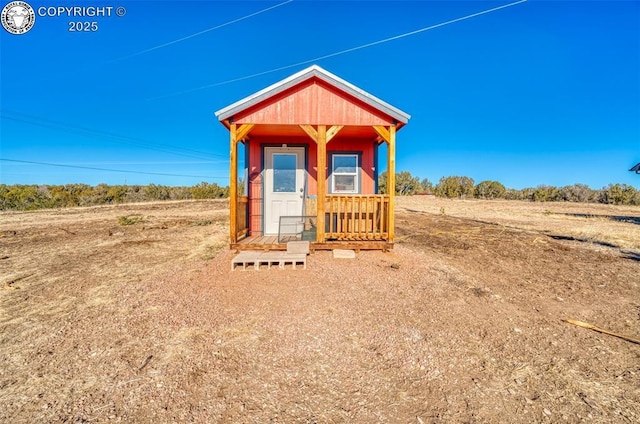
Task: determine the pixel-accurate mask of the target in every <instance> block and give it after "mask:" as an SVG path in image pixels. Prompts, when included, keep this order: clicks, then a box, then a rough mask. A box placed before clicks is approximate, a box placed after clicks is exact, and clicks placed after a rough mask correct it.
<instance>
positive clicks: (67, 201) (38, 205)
mask: <svg viewBox="0 0 640 424" xmlns="http://www.w3.org/2000/svg"><path fill="white" fill-rule="evenodd" d="M225 197H229V187H221V186H219V185H217V184H215V183H207V182H202V183H200V184H197V185H195V186H192V187H170V186H162V185H156V184H150V185H146V186H142V185H107V184H98V185H97V186H90V185H87V184H64V185H22V184H19V185H5V184H0V210H35V209H52V208H69V207H74V206H96V205H109V204H116V203H133V202H148V201H156V200H188V199H220V198H225Z"/></svg>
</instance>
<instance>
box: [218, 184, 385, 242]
mask: <svg viewBox="0 0 640 424" xmlns="http://www.w3.org/2000/svg"><path fill="white" fill-rule="evenodd" d="M390 200H391V196H388V195H384V194H373V195H326V196H325V197H324V208H318V201H317V200H316V199H307V206H306V208H307V210H308V211H310V212H313V214H312V215H307V216H305V217H301V216H295V217H294V216H292V217H281V221H283V222H286V221H287V218H290V219H291V220H293V221H296V220H300V221H299V223H300V228H299V229H298V230H289V229H286V228H285V229H284V230H282V231H279V232H278V235H266V236H264V235H259V236H257V235H249V222H248V219H247V216H248V210H249V209H248V208H249V199H248V197H246V196H240V197H238V205H237V208H236V211H237V215H236V216H237V222H236V225H237V229H238V232H237V241H236V242H235V243H231V248H233V249H236V250H285V249H286V243H287V242H289V241H296V240H303V239H305V238H306V239H308V240H309V241H311V249H312V250H316V249H317V250H331V249H354V250H361V249H362V250H384V251H386V250H388V249H390V248H392V247H393V241H392V240H393V239H392V237H393V230H392V228H393V222H392V221H393V213H392V212H390V207H389V205H390ZM319 209H320V211H319ZM319 214H323V215H324V220H319V219H318V217H319V216H320V215H319ZM321 221H323V222H324V228H318V223H319V222H321ZM281 225H283V226H285V227H290V225H286V224H281ZM309 234H311V236H312V238H311V239H309V238H308V236H309ZM305 235H306V237H305Z"/></svg>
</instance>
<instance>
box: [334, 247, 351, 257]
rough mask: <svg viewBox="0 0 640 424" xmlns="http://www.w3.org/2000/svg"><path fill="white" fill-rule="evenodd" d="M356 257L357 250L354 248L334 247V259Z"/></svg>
mask: <svg viewBox="0 0 640 424" xmlns="http://www.w3.org/2000/svg"><path fill="white" fill-rule="evenodd" d="M355 257H356V252H355V251H354V250H349V249H333V258H334V259H354V258H355Z"/></svg>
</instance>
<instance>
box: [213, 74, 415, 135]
mask: <svg viewBox="0 0 640 424" xmlns="http://www.w3.org/2000/svg"><path fill="white" fill-rule="evenodd" d="M311 78H318V79H320V80H322V81H324V82H326V83H327V84H330V85H332V86H333V87H336V88H338V89H339V90H341V91H343V92H345V93H347V94H349V95H351V96H353V97H355V98H357V99H359V100H360V101H362V102H364V103H366V104H368V105H369V106H371V107H373V108H374V109H377V110H379V111H380V112H382V113H384V114H386V115H388V116H390V117H391V118H393V119H395V120H396V121H398V122H400V123H402V124H406V123H407V122H408V121H409V118H410V117H411V116H410V115H409V114H407V113H406V112H403V111H401V110H400V109H398V108H395V107H393V106H391V105H390V104H389V103H387V102H385V101H383V100H380V99H379V98H377V97H376V96H374V95H372V94H370V93H367V92H366V91H364V90H362V89H361V88H358V87H356V86H355V85H353V84H351V83H350V82H347V81H345V80H343V79H342V78H340V77H338V76H336V75H334V74H332V73H331V72H329V71H326V70H325V69H322V68H321V67H320V66H318V65H312V66H310V67H308V68H306V69H303V70H302V71H300V72H297V73H295V74H293V75H291V76H289V77H287V78H285V79H283V80H282V81H279V82H276V83H275V84H272V85H270V86H268V87H266V88H264V89H262V90H260V91H258V92H256V93H254V94H252V95H250V96H248V97H245V98H244V99H242V100H239V101H237V102H235V103H233V104H231V105H229V106H227V107H225V108H223V109H220V110H219V111H217V112H216V113H215V115H216V117H217V118H218V120H219V121H224V120H226V119H229V118H231V117H233V116H234V115H235V114H237V113H238V112H241V111H243V110H246V109H248V108H250V107H252V106H255V105H257V104H258V103H261V102H263V101H265V100H267V99H269V98H271V97H274V96H276V95H278V94H280V93H282V92H283V91H285V90H288V89H289V88H291V87H294V86H296V85H298V84H300V83H302V82H304V81H306V80H309V79H311Z"/></svg>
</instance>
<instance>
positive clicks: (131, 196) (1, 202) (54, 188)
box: [0, 171, 640, 210]
mask: <svg viewBox="0 0 640 424" xmlns="http://www.w3.org/2000/svg"><path fill="white" fill-rule="evenodd" d="M238 187H239V191H240V192H243V191H244V189H243V187H244V184H243V183H242V182H240V184H238ZM378 187H379V191H380V193H383V194H384V193H386V192H387V175H386V173H385V172H383V173H382V174H380V175H379V178H378ZM415 194H432V195H435V196H439V197H445V198H449V199H507V200H525V201H533V202H585V203H586V202H588V203H604V204H615V205H640V190H636V189H635V188H633V187H632V186H629V185H627V184H609V185H608V186H606V187H603V188H601V189H592V188H590V187H589V186H587V185H584V184H573V185H569V186H564V187H554V186H548V185H539V186H537V187H529V188H523V189H520V190H516V189H509V188H506V187H505V186H504V185H503V184H502V183H500V182H498V181H489V180H487V181H481V182H479V183H478V184H476V183H475V181H474V180H473V178H470V177H460V176H449V177H442V178H440V181H438V183H437V184H433V183H432V182H431V181H429V180H428V179H426V178H424V179H420V178H419V177H416V176H413V175H411V173H409V172H407V171H403V172H399V173H397V174H396V195H399V196H411V195H415ZM226 197H229V187H224V186H219V185H217V184H215V183H207V182H201V183H200V184H197V185H195V186H191V187H172V186H162V185H156V184H150V185H145V186H142V185H107V184H98V185H97V186H90V185H87V184H64V185H22V184H18V185H5V184H0V210H35V209H52V208H68V207H74V206H96V205H108V204H117V203H132V202H147V201H158V200H188V199H221V198H226Z"/></svg>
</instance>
